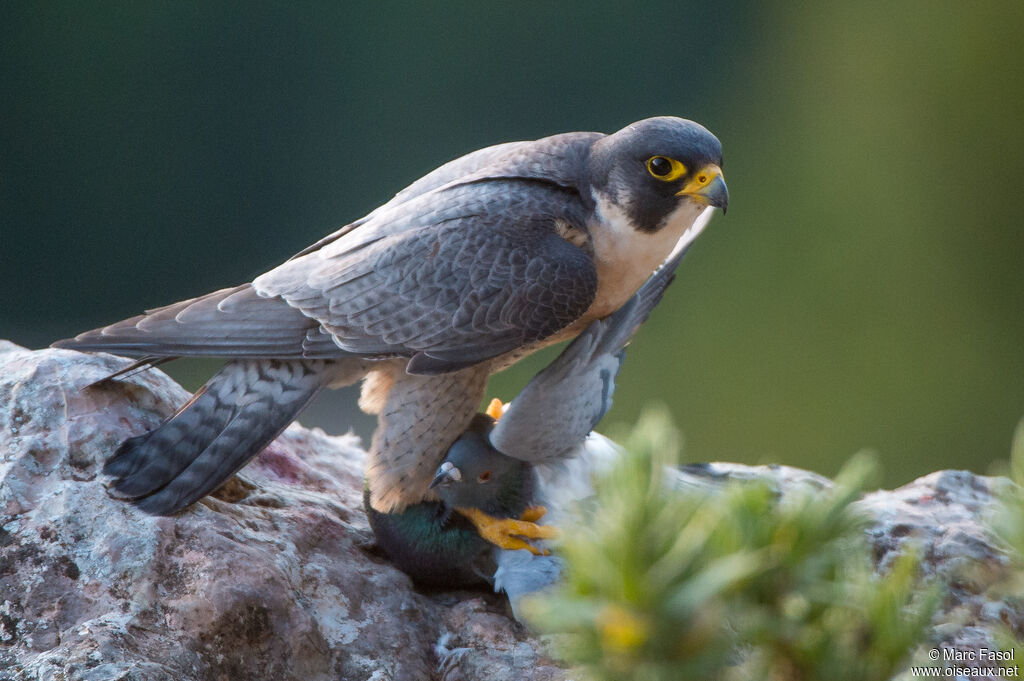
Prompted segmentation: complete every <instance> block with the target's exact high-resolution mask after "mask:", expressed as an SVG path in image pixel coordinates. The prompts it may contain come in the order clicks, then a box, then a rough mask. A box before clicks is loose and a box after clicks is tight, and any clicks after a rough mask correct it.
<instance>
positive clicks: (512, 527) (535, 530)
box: [455, 506, 561, 556]
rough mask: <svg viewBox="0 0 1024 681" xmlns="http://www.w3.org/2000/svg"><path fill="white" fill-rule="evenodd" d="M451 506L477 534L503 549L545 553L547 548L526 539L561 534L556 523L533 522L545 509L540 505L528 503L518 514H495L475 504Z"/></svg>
mask: <svg viewBox="0 0 1024 681" xmlns="http://www.w3.org/2000/svg"><path fill="white" fill-rule="evenodd" d="M455 510H456V511H458V512H459V513H461V514H462V515H464V516H466V517H467V518H469V521H470V522H471V523H473V525H475V526H476V531H477V532H478V533H479V534H480V536H481V537H483V538H484V539H486V540H487V541H489V542H491V543H492V544H494V545H495V546H498V547H500V548H503V549H509V550H512V551H514V550H516V549H526V550H527V551H529V552H530V553H532V554H533V555H535V556H546V555H548V554H550V553H551V552H550V551H548V550H546V549H539V548H537V547H536V546H534V545H533V544H531V543H530V542H528V541H527V540H528V539H555V538H557V537H559V536H560V535H561V532H560V531H559V530H558V528H556V527H552V526H551V525H537V524H536V523H535V522H533V521H535V520H539V519H540V518H541V517H543V515H544V514H545V513H547V509H545V508H544V507H543V506H531V507H530V508H528V509H526V510H525V511H523V514H522V516H520V517H519V518H495V517H494V516H490V515H487V514H486V513H484V512H483V511H481V510H480V509H477V508H457V509H455Z"/></svg>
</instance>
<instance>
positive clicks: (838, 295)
mask: <svg viewBox="0 0 1024 681" xmlns="http://www.w3.org/2000/svg"><path fill="white" fill-rule="evenodd" d="M893 5H895V6H893ZM1022 29H1024V3H1020V2H1019V1H1014V2H1006V3H1002V4H998V3H995V4H993V3H984V2H979V3H952V2H949V3H927V4H926V5H921V4H920V3H878V4H873V3H848V6H846V7H823V6H818V4H817V3H792V4H790V5H788V6H783V5H777V6H770V5H769V4H768V3H760V2H752V1H751V2H717V3H686V2H679V1H678V0H676V1H674V2H665V3H645V4H643V5H642V6H641V5H635V4H634V3H597V2H587V3H568V2H557V3H539V2H518V3H501V4H498V3H481V2H450V3H444V5H443V6H442V7H436V8H424V7H418V6H416V5H415V4H413V3H379V2H375V3H365V4H364V3H337V4H328V3H323V4H320V3H315V4H314V3H310V4H304V3H303V4H300V3H295V4H292V3H281V4H263V3H201V4H199V3H197V4H195V5H187V4H182V3H143V2H138V3H120V4H119V3H96V4H89V5H87V4H84V3H83V4H78V3H70V2H68V3H63V4H60V3H57V4H49V5H48V6H43V4H42V3H12V2H5V3H3V4H2V5H0V286H2V291H3V294H2V298H0V337H8V338H10V339H12V340H14V341H15V342H17V343H20V344H23V345H28V346H31V347H42V346H45V345H47V344H49V343H50V342H52V341H53V340H55V339H57V338H61V337H65V336H70V335H73V334H75V333H77V332H79V331H82V330H85V329H88V328H92V327H95V326H99V325H101V324H105V323H109V322H112V321H115V320H118V319H121V318H123V317H126V316H129V315H132V314H135V313H137V312H139V311H140V310H141V309H143V308H147V307H154V306H159V305H163V304H166V303H170V302H173V301H176V300H179V299H182V298H187V297H192V296H195V295H198V294H201V293H205V292H207V291H209V290H212V289H215V288H221V287H224V286H228V285H233V284H237V283H241V282H244V281H247V280H250V279H251V278H252V277H253V276H254V275H257V274H259V273H261V272H263V271H265V270H266V269H268V268H270V267H272V266H273V265H276V264H277V263H279V262H280V261H282V260H284V259H285V258H287V257H288V256H289V255H291V254H292V253H294V252H295V251H298V250H299V249H301V248H303V247H304V246H306V245H307V244H309V243H311V242H312V241H314V240H316V239H318V238H319V237H320V236H322V235H324V234H326V233H328V232H330V231H332V230H334V229H335V228H337V227H338V226H340V225H342V224H344V223H346V222H348V221H350V220H352V219H355V218H357V217H359V216H361V215H362V214H364V213H365V212H367V211H369V210H371V209H372V208H374V207H375V206H377V205H378V204H380V203H382V202H383V201H385V200H386V199H388V198H389V197H390V196H391V195H393V194H394V193H395V192H397V191H398V190H399V189H401V188H402V187H403V186H405V185H406V184H407V183H409V182H410V181H412V180H414V179H416V178H417V177H419V176H421V175H422V174H424V173H425V172H427V171H429V170H430V169H432V168H434V167H435V166H437V165H439V164H440V163H442V162H444V161H446V160H448V159H450V158H452V157H454V156H458V155H461V154H463V153H465V152H468V151H470V150H473V149H476V148H478V147H481V146H485V145H488V144H492V143H496V142H501V141H506V140H513V139H527V138H535V137H539V136H544V135H548V134H552V133H555V132H561V131H566V130H602V131H606V132H611V131H614V130H616V129H618V128H620V127H622V126H623V125H625V124H627V123H629V122H631V121H634V120H637V119H640V118H645V117H648V116H653V115H658V114H673V115H680V116H684V117H687V118H692V119H695V120H697V121H700V122H701V123H703V124H705V125H706V126H708V127H709V128H710V129H711V130H712V131H714V132H715V133H716V134H717V135H718V136H719V137H720V138H721V140H722V142H723V145H724V148H725V156H726V163H725V171H726V178H727V180H728V183H729V188H730V191H731V195H732V203H731V210H730V212H729V215H728V216H726V217H722V216H717V217H716V218H715V220H714V221H713V222H712V226H711V229H710V230H709V231H708V232H707V233H706V234H705V235H704V236H703V237H702V238H701V241H700V242H699V243H698V244H697V246H696V247H695V248H694V249H693V250H692V251H691V253H690V255H688V257H687V262H685V263H684V265H683V267H682V268H681V271H680V275H679V277H678V280H677V283H676V284H675V285H674V286H673V287H672V289H671V290H670V291H669V293H668V295H667V297H666V299H665V301H664V303H663V304H662V305H661V306H660V308H659V309H658V310H656V311H655V314H654V316H653V318H652V320H651V321H650V323H649V324H648V325H647V326H646V327H645V328H644V330H643V331H642V332H641V333H640V334H639V337H638V338H637V340H636V342H635V344H634V346H633V348H632V350H631V352H630V356H629V358H628V360H627V363H626V366H625V368H624V370H623V372H622V375H621V377H620V381H619V391H618V392H617V393H616V406H615V408H614V410H613V412H612V413H611V415H610V416H609V421H611V422H627V423H628V422H632V421H633V420H635V418H636V417H637V415H638V413H639V411H640V410H641V408H642V407H643V406H644V405H645V404H647V403H650V402H654V401H658V402H664V403H667V404H668V405H669V406H670V408H671V410H672V412H673V414H674V415H675V419H676V421H677V423H678V425H679V426H680V427H681V428H682V430H683V431H684V434H685V437H686V443H687V448H686V456H687V458H688V459H690V460H715V459H728V460H738V461H757V462H765V461H777V462H784V463H790V464H795V465H799V466H804V467H808V468H811V469H814V470H817V471H821V472H823V473H826V474H830V473H834V472H835V471H836V469H837V468H838V467H839V465H841V463H842V462H843V461H844V460H845V459H846V458H847V457H849V456H850V455H851V454H852V453H854V452H855V451H856V450H858V449H861V448H873V449H876V450H877V451H879V452H880V454H881V455H882V459H883V461H884V462H885V464H886V468H887V480H886V482H887V483H888V484H897V483H900V482H903V481H906V480H908V479H910V478H912V477H914V476H917V475H920V474H923V473H926V472H929V471H931V470H934V469H937V468H944V467H961V468H970V469H973V470H975V471H981V472H984V471H986V470H987V469H988V468H989V466H990V464H991V462H992V461H993V460H995V459H1002V458H1005V456H1006V454H1007V453H1008V450H1009V442H1010V437H1011V434H1012V431H1013V428H1014V425H1015V424H1016V423H1017V421H1018V419H1019V418H1020V417H1021V416H1022V415H1024V349H1022V341H1024V226H1022V221H1021V217H1020V215H1021V211H1022V208H1024V183H1022V180H1024V171H1022V168H1021V164H1022V161H1021V156H1022V151H1024V144H1022V137H1024V133H1022V129H1024V128H1022V121H1024V58H1022V54H1024V50H1022V49H1021V47H1022V45H1021V36H1022V34H1024V33H1022ZM550 356H551V355H550V353H548V355H545V356H544V357H541V358H536V357H535V358H533V359H532V360H530V361H528V362H527V363H525V364H524V365H520V366H519V367H518V368H516V369H514V370H512V371H509V372H507V373H505V374H502V375H501V376H499V377H497V378H495V379H494V380H493V381H492V383H491V392H492V393H494V394H497V395H499V396H501V397H504V398H506V399H508V398H510V397H512V396H514V394H515V392H516V391H517V390H518V389H519V388H520V387H521V386H522V385H523V384H524V383H525V382H526V380H528V378H529V376H531V375H532V374H533V372H535V371H536V370H538V369H539V368H540V367H541V366H543V364H544V363H545V361H546V360H547V359H549V358H550ZM214 368H215V365H213V364H210V363H209V362H206V363H203V362H187V363H179V364H177V365H172V366H171V368H170V369H169V371H170V372H171V373H172V374H174V375H176V376H177V377H178V378H179V379H180V380H182V381H183V382H184V383H185V384H186V385H187V386H188V387H190V388H195V387H197V386H198V385H199V384H201V383H202V380H203V379H204V378H205V377H206V376H207V375H208V374H209V373H210V372H212V370H213V369H214ZM353 408H354V397H353V395H352V393H351V392H349V393H347V394H343V395H341V396H340V397H338V396H333V397H332V398H329V399H327V400H326V401H324V399H321V402H320V404H318V405H317V408H316V409H315V410H314V412H313V413H312V414H310V415H309V417H308V418H304V419H303V420H304V421H305V422H306V423H307V424H308V423H318V424H320V425H324V426H325V428H326V429H327V430H328V431H332V432H343V431H345V430H347V429H348V427H349V425H350V424H355V425H356V427H357V430H359V431H360V432H362V433H365V432H367V428H368V423H369V422H368V421H367V419H366V418H365V417H357V416H355V415H353V414H352V413H350V410H351V409H353Z"/></svg>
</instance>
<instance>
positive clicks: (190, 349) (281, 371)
mask: <svg viewBox="0 0 1024 681" xmlns="http://www.w3.org/2000/svg"><path fill="white" fill-rule="evenodd" d="M721 166H722V152H721V145H720V143H719V141H718V139H717V138H715V136H714V135H712V134H711V133H710V132H709V131H708V130H706V129H705V128H704V127H702V126H700V125H698V124H697V123H694V122H692V121H687V120H683V119H680V118H674V117H657V118H649V119H645V120H642V121H639V122H636V123H633V124H631V125H628V126H626V127H625V128H623V129H622V130H619V131H618V132H615V133H612V134H609V135H605V134H601V133H594V132H572V133H565V134H561V135H554V136H552V137H546V138H543V139H539V140H535V141H528V142H510V143H506V144H499V145H497V146H493V147H488V148H485V149H481V150H479V151H475V152H472V153H470V154H467V155H466V156H463V157H461V158H458V159H456V160H454V161H451V162H449V163H447V164H445V165H442V166H441V167H440V168H438V169H437V170H434V171H432V172H430V173H428V174H427V175H425V176H424V177H423V178H421V179H419V180H417V181H416V182H414V183H413V184H411V185H410V186H409V187H407V188H406V189H404V190H403V191H401V192H399V193H398V194H397V195H396V196H395V197H394V198H393V199H392V200H391V201H389V202H387V203H385V204H384V205H382V206H381V207H379V208H377V209H376V210H374V211H373V212H371V213H370V214H368V215H367V216H365V217H363V218H361V219H359V220H356V221H355V222H352V223H350V224H348V225H346V226H344V227H342V228H341V229H339V230H338V231H336V232H334V233H333V234H330V235H328V236H326V237H324V238H323V239H321V240H320V241H318V242H317V243H315V244H313V245H312V246H310V247H308V248H306V249H304V250H302V251H301V252H299V253H298V254H296V255H295V256H294V257H292V258H291V259H289V260H288V261H286V262H284V263H283V264H281V265H280V266H278V267H276V268H274V269H272V270H270V271H269V272H267V273H265V274H263V275H260V276H259V277H257V278H256V279H255V280H253V281H252V282H251V283H248V284H242V285H241V286H236V287H233V288H227V289H222V290H220V291H215V292H213V293H209V294H207V295H204V296H200V297H198V298H194V299H191V300H186V301H182V302H179V303H175V304H173V305H169V306H167V307H162V308H158V309H155V310H150V311H148V312H147V313H146V314H144V315H141V316H137V317H132V318H130V319H126V320H124V321H121V322H118V323H115V324H112V325H110V326H106V327H103V328H100V329H96V330H93V331H88V332H86V333H83V334H81V335H79V336H77V337H75V338H73V339H68V340H63V341H60V342H58V343H55V344H54V345H55V346H56V347H62V348H72V349H76V350H86V351H104V352H111V353H115V354H120V355H127V356H133V357H139V358H141V360H140V364H141V363H155V362H159V361H163V360H165V359H167V358H173V357H184V356H211V357H223V358H226V359H228V362H227V363H226V364H225V366H224V367H223V368H222V369H221V370H220V371H219V372H218V373H217V374H215V375H214V376H213V377H212V378H211V379H210V380H209V382H207V383H206V385H204V386H203V387H202V388H201V389H200V390H199V391H198V392H197V393H196V394H195V396H194V397H193V398H192V399H191V400H190V401H188V402H187V403H186V404H185V405H183V406H182V407H181V409H179V410H178V412H177V413H175V414H174V415H173V416H171V417H170V418H168V419H167V420H166V421H165V422H164V423H163V424H161V425H160V426H159V427H158V428H156V429H155V430H153V431H151V432H149V433H146V434H144V435H141V436H138V437H133V438H130V439H128V440H126V441H125V442H124V443H123V444H122V445H121V446H120V447H119V448H118V450H117V452H116V453H115V455H114V456H113V458H112V459H111V460H110V461H109V462H108V463H107V465H106V467H105V469H104V470H105V472H106V473H108V474H109V475H111V476H113V477H114V481H113V482H112V486H111V489H112V491H113V492H114V493H116V494H118V495H120V496H122V497H123V498H126V499H131V500H133V501H134V503H135V504H137V505H138V506H139V507H140V508H141V509H143V510H145V511H147V512H149V513H153V514H160V515H169V514H173V513H176V512H177V511H179V510H181V509H183V508H185V507H186V506H188V505H189V504H191V503H193V502H195V501H196V500H198V499H200V498H201V497H203V496H205V495H206V494H208V493H210V492H211V491H213V490H214V489H216V488H217V487H218V486H220V485H221V484H222V483H223V482H224V481H225V480H227V478H229V477H230V476H231V475H232V474H233V473H234V472H235V471H237V470H238V469H239V468H241V467H242V466H244V465H245V464H246V462H248V461H249V459H251V458H252V457H253V456H255V455H256V454H258V453H259V452H260V451H261V450H262V449H263V448H264V447H265V446H266V445H267V444H268V443H270V442H271V441H272V440H273V439H274V438H275V437H276V436H277V435H278V434H279V433H280V432H281V431H282V430H283V429H284V428H285V427H287V425H288V424H289V423H290V422H291V421H292V420H294V419H295V417H296V416H297V415H298V414H299V412H300V411H302V409H303V408H304V407H305V406H306V405H307V404H308V403H309V402H310V400H312V398H313V397H314V396H315V395H316V394H317V393H318V392H319V391H320V390H321V389H323V388H324V387H340V386H344V385H349V384H352V383H354V382H356V381H358V380H360V379H365V380H364V382H363V387H362V393H361V397H360V400H359V405H360V407H361V408H362V409H363V410H364V411H366V412H368V413H370V414H376V415H377V416H378V425H377V429H376V431H375V433H374V436H373V440H372V443H371V446H370V452H369V460H368V464H367V478H368V483H369V493H370V500H371V504H372V506H373V508H375V509H376V510H378V511H381V512H394V511H400V510H401V509H403V508H405V507H406V506H407V505H408V504H411V503H416V502H419V501H422V500H424V499H430V498H436V497H434V495H433V492H432V491H431V490H430V489H429V486H430V483H431V480H432V479H433V477H434V472H435V470H436V468H437V466H438V464H439V463H440V462H441V460H442V459H443V458H444V455H445V452H446V451H447V450H448V448H449V447H450V446H451V444H452V443H453V442H454V441H455V439H456V438H458V437H459V436H460V435H461V434H462V433H463V432H464V431H465V430H466V428H467V427H468V426H469V424H470V421H471V420H472V419H473V417H474V414H475V413H476V411H477V408H478V405H479V404H480V402H481V400H482V397H483V393H484V388H485V386H486V382H487V378H488V376H489V375H490V374H492V373H494V372H495V371H499V370H501V369H503V368H505V367H507V366H509V365H510V364H512V363H514V362H516V361H518V360H519V359H521V358H522V357H524V356H526V355H528V354H530V353H531V352H534V351H535V350H538V349H540V348H542V347H544V346H546V345H550V344H552V343H556V342H559V341H562V340H566V339H570V338H572V337H574V336H576V335H578V334H579V333H580V332H581V331H583V329H585V328H586V327H587V326H588V325H589V324H590V323H591V322H593V321H594V320H597V319H601V318H603V317H606V316H608V315H609V314H612V313H613V312H615V311H616V310H617V309H618V308H619V307H620V306H622V305H623V304H624V303H625V302H626V301H627V300H629V298H630V297H631V296H632V295H633V293H634V292H635V291H636V290H637V289H638V288H639V287H640V285H641V284H643V282H644V281H645V280H646V279H647V278H648V276H649V275H650V274H651V272H652V271H653V270H654V269H655V268H656V267H658V266H659V265H660V264H661V263H662V262H663V261H664V260H665V259H666V257H667V256H668V254H669V253H670V252H671V251H672V249H673V248H674V247H675V245H676V243H677V242H678V241H679V239H680V238H681V237H682V236H683V235H684V234H686V233H687V230H689V229H690V228H691V227H692V226H693V224H694V221H695V220H696V219H697V217H698V216H700V215H701V214H702V213H704V212H705V211H709V210H711V208H712V207H718V208H721V209H722V210H723V211H724V210H725V208H726V205H727V202H728V192H727V189H726V186H725V182H724V179H723V177H722V170H721Z"/></svg>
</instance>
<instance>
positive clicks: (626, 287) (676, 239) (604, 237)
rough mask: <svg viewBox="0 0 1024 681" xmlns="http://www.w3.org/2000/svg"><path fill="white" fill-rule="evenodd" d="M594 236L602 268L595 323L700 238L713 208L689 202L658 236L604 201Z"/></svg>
mask: <svg viewBox="0 0 1024 681" xmlns="http://www.w3.org/2000/svg"><path fill="white" fill-rule="evenodd" d="M594 202H595V204H596V210H595V219H594V223H595V224H592V225H590V234H591V239H592V243H593V246H594V261H595V264H596V265H597V281H598V289H597V297H596V299H595V301H594V305H592V306H591V309H590V310H588V311H587V317H588V318H590V319H593V318H600V317H604V316H607V315H609V314H611V313H612V312H614V311H615V310H617V309H618V308H619V307H621V306H622V304H623V303H625V302H626V301H627V300H629V298H630V296H632V295H633V294H634V293H636V290H637V289H638V288H640V286H641V285H642V284H643V283H644V282H645V281H647V278H648V277H649V276H651V273H652V272H653V271H654V270H655V269H657V268H658V267H659V266H660V265H661V264H662V263H663V262H665V260H667V259H668V258H669V256H670V255H672V254H673V253H675V252H676V251H677V249H681V248H686V247H687V246H689V245H690V244H691V243H693V241H694V240H695V239H696V238H697V237H698V236H700V233H701V232H703V231H704V228H705V227H707V224H708V221H709V220H710V219H711V214H712V212H713V210H714V209H713V208H710V207H707V206H702V205H700V204H698V203H696V202H694V201H683V202H681V203H680V204H679V206H678V207H677V208H676V209H675V210H674V211H672V212H671V213H669V215H668V216H667V217H666V218H665V222H664V225H663V226H662V228H661V229H659V230H658V231H657V232H653V233H649V232H642V231H639V230H636V229H634V228H633V226H632V225H631V224H630V222H629V218H628V217H627V215H626V213H625V212H624V211H623V210H622V208H620V207H619V206H617V205H615V204H614V203H612V202H610V201H608V200H607V199H605V198H604V197H601V196H598V195H597V194H596V192H595V194H594Z"/></svg>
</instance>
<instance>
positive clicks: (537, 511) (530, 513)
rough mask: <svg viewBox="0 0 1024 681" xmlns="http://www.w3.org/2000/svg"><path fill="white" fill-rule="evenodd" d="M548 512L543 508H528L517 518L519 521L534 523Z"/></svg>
mask: <svg viewBox="0 0 1024 681" xmlns="http://www.w3.org/2000/svg"><path fill="white" fill-rule="evenodd" d="M547 512H548V509H546V508H544V507H543V506H530V507H529V508H527V509H526V510H525V511H523V514H522V515H521V516H519V519H520V520H525V521H526V522H528V523H535V522H537V521H538V520H540V519H541V518H543V517H544V514H545V513H547Z"/></svg>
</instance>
